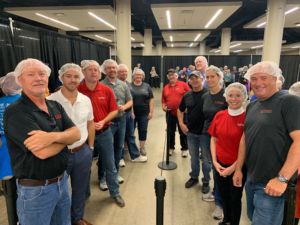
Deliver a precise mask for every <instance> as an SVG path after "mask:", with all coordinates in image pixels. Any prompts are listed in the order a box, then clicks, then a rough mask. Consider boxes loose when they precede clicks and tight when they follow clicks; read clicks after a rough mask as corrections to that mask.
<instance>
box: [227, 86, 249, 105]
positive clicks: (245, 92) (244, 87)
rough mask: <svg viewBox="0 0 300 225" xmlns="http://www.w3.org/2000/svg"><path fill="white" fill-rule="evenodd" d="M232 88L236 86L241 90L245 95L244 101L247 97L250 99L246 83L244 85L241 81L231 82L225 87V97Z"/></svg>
mask: <svg viewBox="0 0 300 225" xmlns="http://www.w3.org/2000/svg"><path fill="white" fill-rule="evenodd" d="M231 88H236V89H238V90H240V92H241V94H242V95H243V96H244V102H246V101H247V99H248V94H247V88H246V86H245V85H243V84H241V83H239V82H234V83H231V84H229V85H228V86H227V87H226V88H225V92H224V97H225V98H227V97H228V92H229V90H230V89H231Z"/></svg>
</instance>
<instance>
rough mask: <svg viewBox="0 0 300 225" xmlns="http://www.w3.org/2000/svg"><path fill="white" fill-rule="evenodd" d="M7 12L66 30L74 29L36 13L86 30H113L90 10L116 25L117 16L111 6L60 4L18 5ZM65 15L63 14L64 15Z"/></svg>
mask: <svg viewBox="0 0 300 225" xmlns="http://www.w3.org/2000/svg"><path fill="white" fill-rule="evenodd" d="M4 10H5V11H6V12H8V13H11V14H14V15H17V16H20V17H24V18H26V19H29V20H33V21H36V22H39V23H43V24H46V25H48V26H52V27H55V28H58V29H61V30H65V31H74V30H75V29H73V28H71V27H67V26H64V25H62V24H59V23H56V22H53V21H51V20H48V19H44V18H41V17H40V16H38V15H36V14H35V13H40V14H42V15H44V16H47V17H50V18H52V19H55V20H57V21H60V22H63V23H66V24H69V25H71V26H73V27H76V28H79V30H81V31H86V30H91V31H93V30H103V31H111V30H113V29H112V28H111V27H108V26H107V25H105V24H103V23H101V22H99V21H98V20H97V19H95V18H94V17H92V16H90V15H89V14H88V12H92V13H94V14H95V15H98V16H99V15H100V16H101V18H102V19H104V20H105V21H107V22H108V23H110V24H111V25H112V26H114V27H116V17H115V14H114V10H113V8H112V7H111V6H105V5H101V6H60V7H52V6H51V7H30V8H29V7H18V8H5V9H4ZM62 15H63V16H62Z"/></svg>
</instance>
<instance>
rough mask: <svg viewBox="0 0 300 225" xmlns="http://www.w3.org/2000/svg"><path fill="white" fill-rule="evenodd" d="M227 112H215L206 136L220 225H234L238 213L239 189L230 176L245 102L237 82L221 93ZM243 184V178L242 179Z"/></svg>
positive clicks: (239, 136) (240, 86) (241, 89)
mask: <svg viewBox="0 0 300 225" xmlns="http://www.w3.org/2000/svg"><path fill="white" fill-rule="evenodd" d="M224 96H225V99H226V102H227V103H228V109H225V110H222V111H219V112H218V113H217V114H216V115H215V117H214V119H213V121H212V123H211V125H210V127H209V129H208V132H209V134H210V135H211V142H210V149H211V155H212V162H213V165H214V167H215V169H216V171H217V173H216V181H217V184H218V187H219V191H220V195H221V198H222V203H223V214H224V217H223V221H222V222H220V223H219V224H220V225H225V224H231V225H238V224H239V223H240V216H241V210H242V201H241V199H242V193H243V186H244V183H245V182H243V185H242V186H241V187H235V186H234V185H233V181H232V176H233V173H234V170H235V164H236V160H237V157H238V150H239V143H240V140H241V137H242V134H243V128H244V122H245V118H246V113H245V110H244V103H246V101H247V98H248V96H247V90H246V87H245V86H244V85H243V84H241V83H238V82H235V83H232V84H229V85H228V87H227V88H226V89H225V94H224ZM244 181H245V176H244Z"/></svg>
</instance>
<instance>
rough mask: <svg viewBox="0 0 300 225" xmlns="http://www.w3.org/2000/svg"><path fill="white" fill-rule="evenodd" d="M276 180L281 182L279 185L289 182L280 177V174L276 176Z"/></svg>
mask: <svg viewBox="0 0 300 225" xmlns="http://www.w3.org/2000/svg"><path fill="white" fill-rule="evenodd" d="M277 179H278V180H279V181H280V182H281V183H286V184H287V183H288V182H289V180H288V179H287V178H286V177H284V176H282V175H280V174H278V176H277Z"/></svg>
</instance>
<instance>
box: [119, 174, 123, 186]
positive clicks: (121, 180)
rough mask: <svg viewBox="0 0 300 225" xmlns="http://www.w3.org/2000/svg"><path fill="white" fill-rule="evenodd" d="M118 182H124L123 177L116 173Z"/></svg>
mask: <svg viewBox="0 0 300 225" xmlns="http://www.w3.org/2000/svg"><path fill="white" fill-rule="evenodd" d="M118 182H119V184H122V183H124V178H123V177H121V176H120V175H118Z"/></svg>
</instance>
